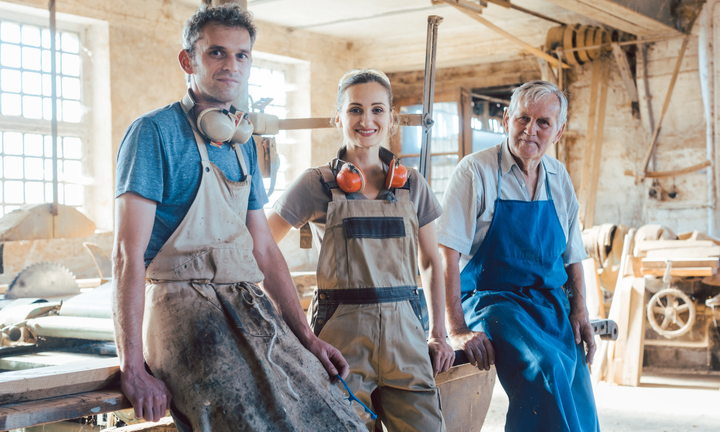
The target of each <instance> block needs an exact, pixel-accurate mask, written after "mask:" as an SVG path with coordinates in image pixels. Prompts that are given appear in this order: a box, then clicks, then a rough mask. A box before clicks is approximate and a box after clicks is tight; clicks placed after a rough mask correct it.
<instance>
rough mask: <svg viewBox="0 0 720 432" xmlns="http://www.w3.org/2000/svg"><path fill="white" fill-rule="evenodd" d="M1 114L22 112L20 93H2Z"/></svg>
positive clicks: (14, 114) (17, 114)
mask: <svg viewBox="0 0 720 432" xmlns="http://www.w3.org/2000/svg"><path fill="white" fill-rule="evenodd" d="M0 104H2V113H3V115H11V116H19V115H20V114H22V105H21V99H20V95H16V94H10V93H3V94H2V96H1V97H0Z"/></svg>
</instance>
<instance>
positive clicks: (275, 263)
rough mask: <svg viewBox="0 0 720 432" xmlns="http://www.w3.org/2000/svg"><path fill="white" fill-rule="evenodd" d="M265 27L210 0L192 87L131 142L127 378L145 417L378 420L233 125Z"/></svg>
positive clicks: (210, 421) (194, 422)
mask: <svg viewBox="0 0 720 432" xmlns="http://www.w3.org/2000/svg"><path fill="white" fill-rule="evenodd" d="M255 34H256V29H255V26H254V25H253V23H252V18H251V16H250V15H249V14H248V13H247V12H244V11H243V10H242V9H241V8H240V7H239V6H238V5H232V4H227V5H224V6H219V7H205V6H203V7H201V8H200V9H199V10H198V11H197V12H196V13H195V14H194V15H193V16H192V17H191V18H190V19H189V20H188V21H187V23H186V25H185V29H184V30H183V50H182V51H180V54H179V58H178V60H179V62H180V67H181V68H182V70H183V71H184V72H185V74H186V75H187V82H188V92H187V94H186V95H185V97H184V98H183V99H182V101H180V102H175V103H173V104H170V105H168V106H165V107H163V108H160V109H157V110H155V111H152V112H150V113H147V114H145V115H143V116H141V117H140V118H139V119H137V120H136V121H135V122H134V123H133V124H132V125H131V126H130V128H129V129H128V131H127V133H126V134H125V137H124V138H123V141H122V143H121V144H120V150H119V153H118V164H117V189H116V196H117V198H116V206H115V208H116V217H115V220H116V223H117V230H116V238H115V247H114V254H113V255H114V261H115V266H114V276H115V277H114V280H113V282H114V284H115V287H114V318H115V336H116V341H117V346H118V354H119V357H120V371H121V373H120V378H121V386H122V390H123V392H124V393H125V395H126V396H127V398H128V399H129V400H130V401H131V402H132V404H133V406H134V407H135V413H136V415H137V416H138V417H143V418H145V419H147V420H152V421H157V420H158V419H159V418H160V417H162V416H163V415H165V410H166V408H168V407H172V410H171V411H172V413H173V416H174V417H175V424H176V425H177V427H178V429H179V430H181V431H188V430H198V431H216V432H219V431H233V432H235V431H301V430H303V431H309V430H313V431H328V432H330V431H332V432H335V431H359V430H365V427H364V425H363V424H362V423H361V421H360V418H359V417H358V416H357V414H356V413H355V412H354V410H352V409H351V408H350V407H349V405H348V404H347V403H346V402H345V401H343V400H342V394H341V393H340V391H339V390H338V389H337V388H335V387H334V386H332V385H331V384H330V379H329V377H328V375H327V374H328V373H329V374H330V376H332V377H335V376H336V375H337V374H340V375H342V376H346V375H347V373H348V366H347V363H346V362H345V360H344V359H343V358H342V355H340V353H339V351H337V350H336V349H335V348H333V347H332V346H330V345H329V344H327V343H325V342H323V341H322V340H320V339H318V338H317V337H315V335H314V334H313V332H312V330H311V329H310V327H309V325H308V323H307V321H306V320H305V317H304V315H303V312H302V308H301V307H300V302H299V301H298V298H297V293H296V291H295V286H294V285H293V283H292V280H291V278H290V274H289V272H288V268H287V265H286V263H285V260H284V259H283V257H282V254H281V253H280V251H279V249H278V248H277V246H276V245H275V241H274V240H273V238H272V235H271V234H270V230H269V228H268V223H267V219H265V213H264V212H263V210H262V207H263V204H265V203H267V196H266V195H265V190H264V189H263V186H262V179H261V178H260V175H259V168H258V162H257V154H256V152H255V144H254V143H253V142H252V141H249V142H248V143H247V144H245V142H246V141H248V137H242V136H240V137H238V136H237V135H233V132H232V131H234V129H235V127H236V126H237V122H236V119H237V116H236V114H235V113H236V111H235V109H234V107H233V104H235V105H239V104H237V100H238V98H239V95H240V93H241V89H242V87H243V86H244V85H245V84H246V83H247V79H248V76H249V74H250V67H251V64H252V47H253V43H254V42H255ZM240 102H242V101H240ZM203 119H204V120H203ZM221 126H224V128H225V130H227V129H231V132H230V135H231V136H232V138H230V137H228V136H227V134H225V135H223V134H222V133H218V131H220V132H222V131H223V129H224V128H222V127H221ZM146 280H147V282H148V284H147V286H146ZM263 280H264V289H260V287H259V286H258V285H257V284H258V283H259V282H260V281H263ZM271 301H272V303H271ZM273 303H274V305H275V306H276V307H273ZM276 308H277V310H276ZM278 312H279V313H278ZM144 361H145V362H147V366H148V367H149V369H150V370H151V371H152V374H153V375H154V376H151V375H150V374H149V373H148V372H147V371H146V366H145V364H144ZM323 366H325V369H323ZM325 371H327V372H325Z"/></svg>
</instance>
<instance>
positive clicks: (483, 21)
mask: <svg viewBox="0 0 720 432" xmlns="http://www.w3.org/2000/svg"><path fill="white" fill-rule="evenodd" d="M442 1H444V2H445V3H447V4H449V5H452V6H453V7H455V8H456V9H457V10H459V11H460V12H462V13H464V14H465V15H467V16H469V17H470V18H472V19H474V20H475V21H477V22H479V23H480V24H482V25H484V26H485V27H487V28H489V29H490V30H492V31H494V32H495V33H498V34H500V35H502V36H504V37H505V38H506V39H508V40H510V41H511V42H514V43H516V44H518V45H520V46H522V47H523V48H525V49H526V50H528V51H530V52H531V53H533V54H535V55H536V56H538V57H542V58H544V59H545V60H547V61H548V62H549V63H550V64H551V65H553V66H555V67H557V66H558V65H559V64H562V67H563V68H567V69H569V68H570V66H568V65H566V64H564V63H559V62H558V59H556V58H555V57H553V56H551V55H549V54H547V53H545V52H543V51H540V50H539V49H537V48H535V47H534V46H532V45H530V44H529V43H527V42H524V41H523V40H521V39H519V38H517V37H515V36H513V35H512V34H510V33H508V32H506V31H505V30H503V29H501V28H500V27H498V26H496V25H495V24H493V23H491V22H490V21H488V20H486V19H485V18H483V17H481V16H480V15H478V14H477V12H474V11H473V10H471V9H467V8H464V7H463V6H462V4H458V3H455V2H454V1H453V0H442Z"/></svg>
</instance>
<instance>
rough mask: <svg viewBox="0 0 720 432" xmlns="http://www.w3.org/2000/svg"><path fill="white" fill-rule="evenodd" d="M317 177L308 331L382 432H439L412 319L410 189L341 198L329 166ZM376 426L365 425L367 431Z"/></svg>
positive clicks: (427, 367)
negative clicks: (317, 231)
mask: <svg viewBox="0 0 720 432" xmlns="http://www.w3.org/2000/svg"><path fill="white" fill-rule="evenodd" d="M343 150H344V149H341V151H340V152H339V153H338V159H339V158H340V157H341V156H342V153H344V151H343ZM380 152H381V153H380V157H381V159H382V160H383V161H384V162H385V163H386V164H389V163H392V157H393V155H392V153H390V152H389V151H388V150H386V149H381V150H380ZM338 159H336V160H335V161H338ZM331 165H333V163H331ZM335 167H336V170H339V168H340V166H338V165H335ZM320 172H321V175H322V176H323V179H324V181H325V184H326V185H327V186H328V187H329V188H330V189H331V191H332V197H333V198H332V202H330V203H329V204H328V210H327V216H326V223H325V236H324V238H323V242H322V248H321V250H320V256H319V259H318V270H317V281H318V290H316V292H315V294H314V299H313V302H312V305H311V309H310V312H311V326H312V327H313V330H314V331H315V334H317V335H318V336H319V337H320V339H322V340H324V341H326V342H328V343H330V344H331V345H333V346H334V347H336V348H337V349H338V350H340V352H341V353H342V355H343V356H344V357H345V359H346V360H347V362H348V364H349V365H350V375H348V379H347V383H348V385H349V386H350V389H351V390H352V391H353V392H354V393H355V395H356V396H357V397H358V398H359V399H360V400H361V401H362V402H363V403H364V404H366V405H367V406H369V407H370V408H371V409H373V410H374V411H375V412H376V413H377V415H378V419H379V420H380V421H382V423H383V424H384V425H385V427H386V428H387V430H388V431H428V432H439V431H444V430H445V424H444V421H443V418H442V413H441V411H440V401H439V393H438V389H437V387H436V386H435V381H434V379H433V372H432V365H431V362H430V356H429V354H428V346H427V340H426V337H425V332H424V330H423V328H422V323H421V321H420V319H419V318H418V316H419V315H420V313H421V311H420V299H419V296H418V291H417V274H418V273H417V271H418V270H417V244H418V220H417V214H416V210H415V206H414V205H413V203H412V202H411V201H410V191H409V188H408V187H407V186H406V188H399V189H394V191H382V192H380V195H379V196H378V199H374V200H368V199H365V197H364V196H362V194H360V193H355V194H350V196H346V194H345V192H343V191H342V190H341V189H340V188H339V187H338V186H337V183H336V181H335V175H334V174H333V172H332V170H331V169H330V168H329V167H322V168H320ZM336 172H337V171H336ZM374 424H375V422H374V421H372V420H371V421H369V422H368V423H367V426H368V429H370V430H373V429H374Z"/></svg>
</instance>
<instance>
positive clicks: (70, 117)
mask: <svg viewBox="0 0 720 432" xmlns="http://www.w3.org/2000/svg"><path fill="white" fill-rule="evenodd" d="M81 120H82V105H80V102H76V101H69V100H64V101H63V121H66V122H70V123H80V121H81Z"/></svg>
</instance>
